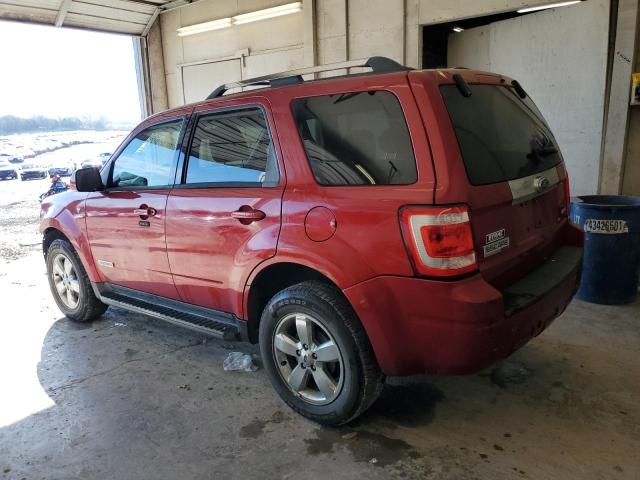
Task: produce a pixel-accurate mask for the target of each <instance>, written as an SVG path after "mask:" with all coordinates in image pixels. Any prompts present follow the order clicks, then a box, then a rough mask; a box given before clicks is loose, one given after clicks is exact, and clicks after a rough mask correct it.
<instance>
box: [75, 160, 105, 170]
mask: <svg viewBox="0 0 640 480" xmlns="http://www.w3.org/2000/svg"><path fill="white" fill-rule="evenodd" d="M103 165H104V163H103V162H102V160H101V159H100V158H88V159H87V160H84V161H83V162H82V163H81V164H80V168H89V167H92V168H98V169H100V168H102V167H103Z"/></svg>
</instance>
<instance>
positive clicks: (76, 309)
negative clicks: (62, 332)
mask: <svg viewBox="0 0 640 480" xmlns="http://www.w3.org/2000/svg"><path fill="white" fill-rule="evenodd" d="M46 262H47V278H48V279H49V287H50V288H51V293H52V294H53V298H54V300H55V301H56V304H57V305H58V308H60V310H61V311H62V313H64V314H65V316H66V317H67V318H68V319H69V320H73V321H74V322H88V321H91V320H94V319H95V318H98V317H99V316H100V315H102V314H103V313H104V312H105V311H106V310H107V305H105V304H104V303H102V302H101V301H100V300H98V298H97V297H96V296H95V293H94V292H93V288H92V287H91V281H90V280H89V276H88V275H87V272H86V271H85V269H84V266H83V265H82V262H81V261H80V258H79V257H78V254H77V253H76V251H75V250H74V249H73V247H72V246H71V244H70V243H69V242H68V241H66V240H62V239H58V240H54V241H53V242H52V243H51V245H50V246H49V249H48V250H47V257H46Z"/></svg>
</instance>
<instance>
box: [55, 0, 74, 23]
mask: <svg viewBox="0 0 640 480" xmlns="http://www.w3.org/2000/svg"><path fill="white" fill-rule="evenodd" d="M70 6H71V0H62V3H61V4H60V8H59V9H58V15H57V16H56V21H55V23H54V25H55V26H56V27H61V26H62V24H63V23H64V17H66V16H67V12H68V11H69V7H70Z"/></svg>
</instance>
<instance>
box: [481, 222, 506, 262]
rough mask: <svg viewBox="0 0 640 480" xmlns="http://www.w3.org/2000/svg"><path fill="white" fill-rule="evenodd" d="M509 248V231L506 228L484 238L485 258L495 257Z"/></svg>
mask: <svg viewBox="0 0 640 480" xmlns="http://www.w3.org/2000/svg"><path fill="white" fill-rule="evenodd" d="M508 247H509V237H507V231H506V229H504V228H502V229H500V230H498V231H497V232H493V233H488V234H486V235H485V236H484V246H483V247H482V250H483V252H484V257H485V258H487V257H490V256H491V255H495V254H496V253H500V252H501V251H502V250H504V249H505V248H508Z"/></svg>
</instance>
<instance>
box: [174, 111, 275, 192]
mask: <svg viewBox="0 0 640 480" xmlns="http://www.w3.org/2000/svg"><path fill="white" fill-rule="evenodd" d="M186 175H187V176H186V183H187V184H188V185H192V186H196V185H202V186H205V185H209V184H218V185H220V186H222V185H227V186H263V187H266V186H275V185H277V184H278V181H279V179H280V175H279V173H278V161H277V159H276V155H275V150H274V148H273V142H272V141H271V135H270V134H269V128H268V127H267V122H266V119H265V116H264V113H263V112H262V110H261V109H259V108H248V109H247V108H245V109H243V110H239V111H226V112H221V113H214V114H208V115H203V116H201V117H200V118H199V119H198V123H197V125H196V129H195V132H194V135H193V140H192V143H191V149H190V152H189V162H188V164H187V174H186Z"/></svg>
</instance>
